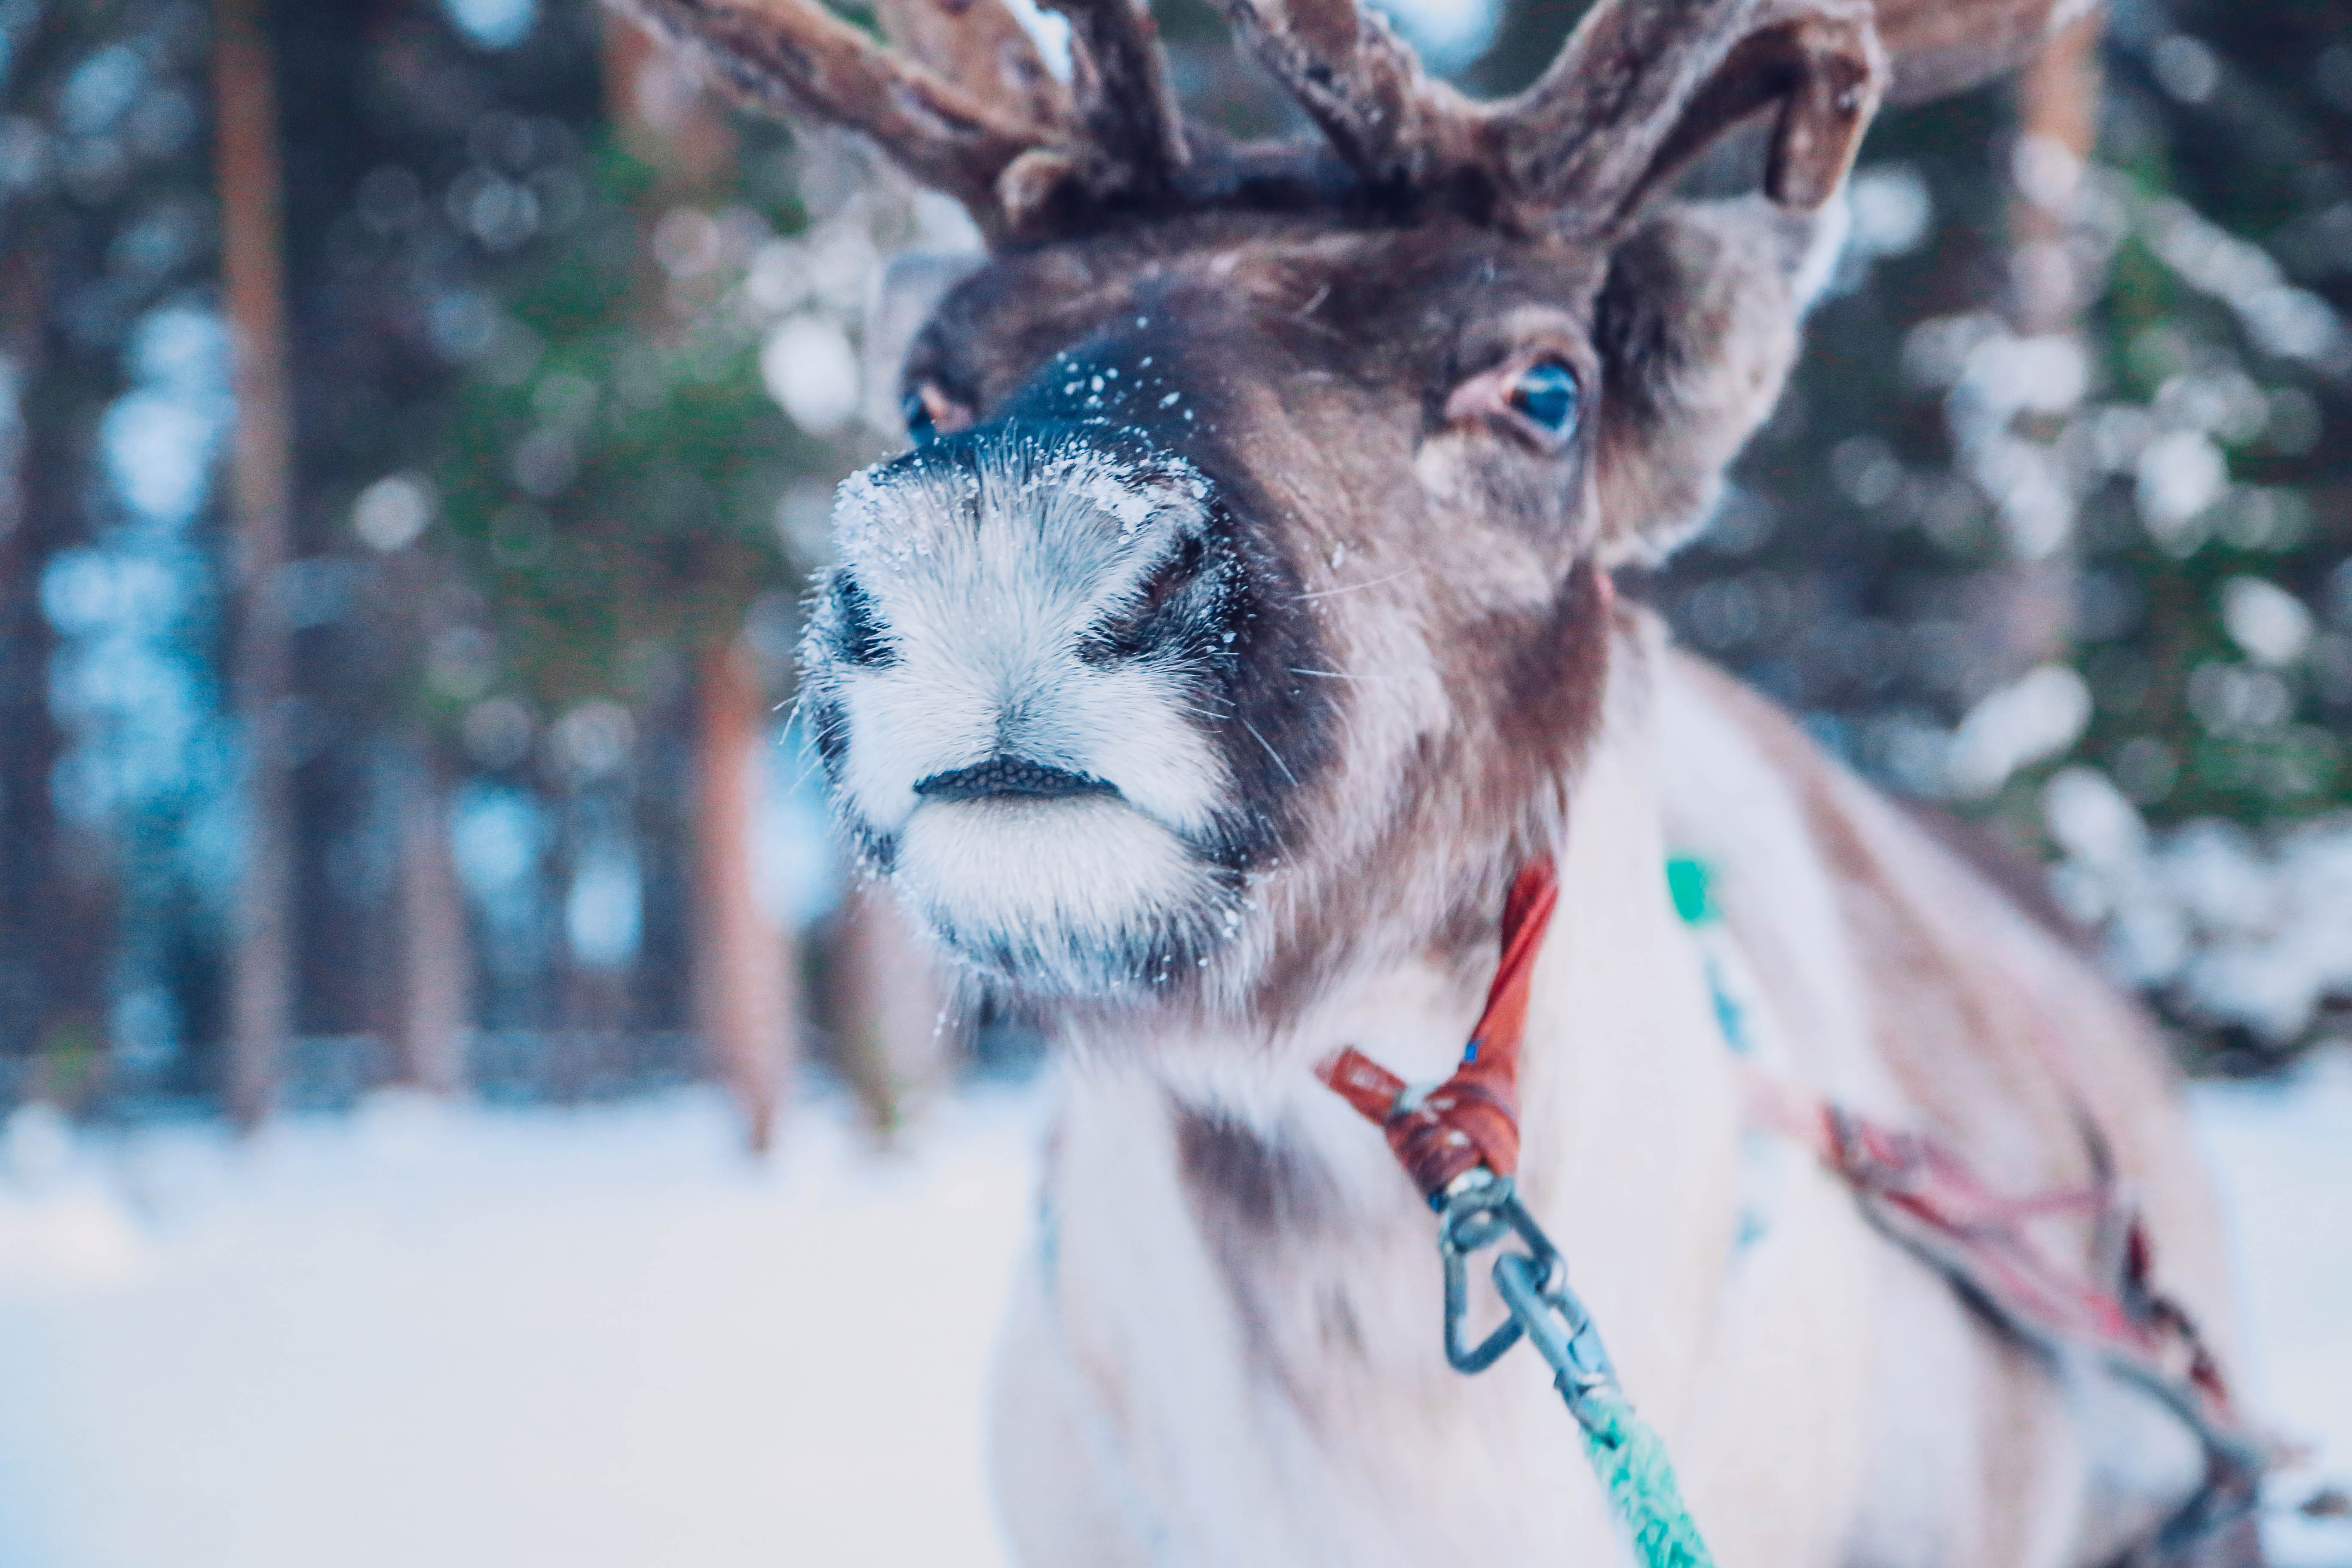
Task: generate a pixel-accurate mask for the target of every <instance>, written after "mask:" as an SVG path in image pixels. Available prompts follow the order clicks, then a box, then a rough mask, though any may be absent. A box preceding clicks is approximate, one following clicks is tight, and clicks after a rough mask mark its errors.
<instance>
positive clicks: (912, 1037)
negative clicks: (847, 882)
mask: <svg viewBox="0 0 2352 1568" xmlns="http://www.w3.org/2000/svg"><path fill="white" fill-rule="evenodd" d="M834 965H835V970H834V973H833V976H832V984H830V985H829V986H828V987H827V990H828V992H829V993H830V997H831V1001H832V1004H833V1005H832V1009H831V1011H832V1012H833V1015H834V1028H835V1037H836V1039H837V1040H838V1042H839V1048H840V1052H841V1070H842V1072H843V1074H844V1076H845V1077H846V1078H847V1079H849V1083H850V1088H851V1089H852V1090H853V1091H854V1092H855V1093H856V1096H857V1099H858V1102H859V1103H860V1104H861V1105H862V1106H864V1108H865V1110H866V1115H867V1116H868V1117H869V1118H870V1119H871V1120H872V1121H873V1123H874V1126H875V1129H876V1131H879V1132H880V1133H882V1134H883V1135H884V1136H885V1137H887V1136H888V1135H890V1134H891V1133H893V1132H896V1131H898V1129H899V1128H900V1127H902V1126H904V1125H905V1124H906V1123H907V1121H908V1120H909V1119H910V1118H911V1117H912V1116H913V1115H914V1114H915V1113H916V1112H918V1111H919V1110H920V1109H921V1107H922V1105H923V1104H924V1102H925V1101H927V1100H930V1099H932V1098H934V1097H935V1096H937V1095H938V1094H940V1092H941V1091H943V1090H944V1089H946V1088H947V1086H948V1082H949V1079H950V1078H951V1077H952V1076H953V1074H954V1072H955V1066H956V1058H957V1056H958V1055H959V1053H960V1047H961V1044H962V1036H961V1030H959V1029H950V1027H949V1026H948V1023H947V1020H946V1018H945V1016H944V1013H945V1009H944V1005H943V1002H944V994H945V991H944V987H942V986H941V984H940V977H939V973H938V971H937V969H936V968H934V966H933V962H932V959H931V955H930V954H929V952H926V951H925V950H924V947H923V944H922V942H921V941H920V939H919V938H918V937H917V936H916V935H915V932H914V931H913V929H912V928H910V927H909V926H908V923H907V916H906V913H905V911H904V910H901V909H900V908H899V907H898V900H897V898H896V897H894V896H893V895H892V894H891V892H890V891H889V889H887V888H884V887H881V886H879V885H878V884H872V883H869V884H866V885H865V886H862V887H857V888H853V889H850V891H849V894H848V896H847V898H846V899H845V900H844V902H843V905H842V911H841V924H840V931H839V936H838V939H837V943H836V945H835V950H834Z"/></svg>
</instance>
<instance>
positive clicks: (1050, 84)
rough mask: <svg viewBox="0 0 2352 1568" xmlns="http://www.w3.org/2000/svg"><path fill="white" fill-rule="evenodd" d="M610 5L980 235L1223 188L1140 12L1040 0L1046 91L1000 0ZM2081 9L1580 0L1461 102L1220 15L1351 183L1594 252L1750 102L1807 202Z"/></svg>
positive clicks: (1773, 180) (1363, 47)
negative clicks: (864, 22) (927, 193)
mask: <svg viewBox="0 0 2352 1568" xmlns="http://www.w3.org/2000/svg"><path fill="white" fill-rule="evenodd" d="M613 3H614V4H615V5H620V6H622V7H623V8H624V9H626V10H628V11H631V12H633V13H635V15H636V16H640V17H641V18H643V19H645V20H646V21H647V22H648V23H650V24H651V25H653V26H655V27H656V28H657V29H659V30H660V31H661V32H663V33H665V34H667V35H668V36H669V37H672V38H674V39H677V40H679V41H681V42H683V43H686V44H688V45H691V46H693V47H696V48H697V49H698V52H699V53H701V54H702V55H703V56H704V57H705V58H707V59H708V60H709V62H710V63H711V65H712V66H713V68H714V70H715V74H717V75H718V76H719V79H721V80H722V81H724V82H726V83H728V84H729V85H730V86H731V87H732V88H733V89H735V90H736V91H737V92H738V93H739V94H740V95H741V96H742V97H744V98H746V99H748V100H751V102H753V103H754V104H757V105H759V106H761V107H762V108H767V109H772V110H784V109H797V110H802V111H803V112H806V113H810V114H813V115H815V116H816V117H818V118H821V119H824V120H829V121H834V122H835V123H837V124H841V125H845V126H848V127H850V128H851V129H853V130H856V131H859V132H864V133H865V134H866V135H867V136H869V137H871V138H872V139H873V140H874V141H876V142H878V143H880V144H881V146H882V148H883V149H884V150H885V151H886V152H887V153H889V154H890V155H891V156H892V157H894V158H895V159H897V161H898V163H900V164H902V165H903V166H904V167H905V168H906V169H907V170H908V173H909V174H913V175H914V176H915V177H916V178H917V179H919V180H920V181H922V182H924V183H925V184H930V185H933V186H935V187H937V188H939V189H940V190H943V191H946V192H948V193H949V194H950V195H954V196H956V197H957V198H958V199H960V200H961V201H962V202H963V204H964V205H965V206H966V207H968V208H970V209H971V213H972V216H973V217H974V219H975V220H976V221H977V222H978V223H979V224H980V226H981V228H982V232H983V233H985V234H986V235H987V236H988V237H990V238H991V240H992V241H994V240H1001V239H1003V238H1006V237H1012V236H1015V235H1018V234H1020V233H1023V232H1024V231H1025V230H1029V229H1032V228H1034V227H1036V226H1039V225H1041V224H1043V223H1046V222H1055V223H1059V222H1067V221H1080V222H1084V221H1090V220H1088V219H1087V217H1086V213H1087V210H1088V209H1089V208H1091V209H1092V210H1095V211H1097V212H1099V211H1103V210H1118V211H1128V212H1142V211H1149V210H1153V209H1166V208H1172V207H1181V206H1184V205H1194V204H1201V203H1206V202H1212V201H1214V200H1217V199H1219V197H1218V195H1217V193H1218V191H1219V189H1220V186H1219V184H1218V183H1217V182H1216V181H1215V180H1213V179H1210V178H1206V177H1194V171H1193V166H1192V165H1193V160H1192V152H1191V149H1190V148H1189V147H1188V145H1187V142H1186V138H1185V133H1184V125H1183V120H1182V117H1181V114H1180V112H1179V111H1178V109H1177V105H1176V100H1175V97H1174V94H1173V93H1172V92H1171V89H1170V87H1169V82H1168V73H1167V68H1166V63H1165V61H1164V59H1163V58H1162V57H1161V54H1160V46H1159V42H1158V38H1157V35H1156V31H1155V29H1154V27H1153V26H1152V22H1151V17H1150V12H1149V10H1148V9H1147V8H1146V5H1145V0H1045V4H1047V5H1051V6H1052V7H1053V8H1054V9H1055V10H1058V11H1060V12H1061V13H1062V14H1063V15H1064V16H1067V17H1068V18H1069V20H1070V24H1071V84H1070V87H1069V89H1068V90H1067V91H1065V90H1064V89H1062V87H1061V85H1060V84H1059V83H1057V82H1055V81H1054V80H1052V79H1051V78H1050V77H1048V76H1047V75H1046V74H1045V68H1044V66H1043V64H1042V63H1041V62H1040V61H1039V60H1038V58H1037V56H1036V51H1035V49H1034V46H1032V45H1031V44H1030V43H1029V41H1028V39H1027V37H1026V36H1025V34H1024V33H1023V32H1022V30H1021V28H1020V26H1019V24H1018V22H1016V21H1015V20H1014V19H1013V16H1012V14H1011V13H1010V11H1008V10H1007V9H1006V8H1005V3H1004V0H879V5H880V9H881V16H882V18H883V22H884V25H885V26H886V27H887V28H888V29H889V31H890V32H891V33H892V34H893V36H894V37H897V38H898V40H899V42H900V43H901V44H902V45H903V46H904V47H907V48H908V50H909V51H911V52H912V53H913V55H914V56H915V57H916V58H915V60H914V61H908V60H902V59H900V58H898V57H897V56H895V55H893V54H892V53H890V51H888V50H887V49H885V48H883V47H880V46H879V45H877V44H876V43H874V42H873V41H872V40H870V39H868V38H867V37H866V35H865V34H863V33H861V32H859V31H858V30H857V29H856V27H854V26H850V25H849V24H848V23H847V22H845V21H843V20H842V19H840V18H839V17H837V16H834V15H833V14H832V13H830V12H828V11H826V10H825V9H824V7H823V5H821V4H819V0H613ZM2095 3H2096V0H1876V4H1875V5H1874V4H1873V0H1601V3H1600V4H1599V5H1595V6H1594V7H1593V9H1592V10H1591V13H1590V14H1589V15H1587V16H1586V17H1585V18H1584V21H1583V22H1582V24H1581V25H1580V26H1578V28H1577V29H1576V32H1575V34H1574V35H1573V36H1572V37H1570V39H1569V42H1568V44H1567V46H1566V47H1564V48H1563V49H1562V50H1561V51H1560V54H1559V58H1558V59H1556V60H1554V61H1553V62H1552V65H1551V67H1550V68H1549V69H1548V70H1547V71H1546V72H1545V73H1544V75H1543V77H1542V79H1540V80H1538V82H1537V83H1536V84H1535V86H1533V87H1531V88H1529V89H1528V90H1527V91H1525V92H1523V93H1521V94H1519V95H1518V96H1517V97H1516V98H1512V99H1508V100H1504V101H1502V102H1499V103H1493V104H1477V103H1473V102H1470V101H1469V100H1466V99H1465V98H1463V97H1462V96H1461V95H1460V94H1458V93H1456V92H1454V90H1453V89H1451V88H1448V87H1446V86H1445V85H1444V83H1442V82H1437V81H1434V80H1433V79H1430V77H1429V76H1428V75H1427V74H1426V73H1425V72H1424V71H1423V68H1422V66H1421V62H1420V60H1419V59H1418V58H1416V57H1415V56H1414V54H1413V52H1412V49H1411V48H1410V47H1407V46H1406V45H1405V43H1404V42H1403V41H1402V39H1400V38H1399V37H1397V36H1396V34H1395V33H1394V32H1393V31H1392V30H1391V28H1390V27H1389V26H1388V24H1387V23H1386V22H1384V21H1382V20H1381V18H1380V17H1378V16H1373V15H1372V14H1370V12H1369V11H1367V10H1365V9H1364V8H1363V6H1362V5H1361V4H1360V0H1219V4H1220V5H1223V8H1224V11H1225V15H1226V16H1227V17H1228V18H1229V19H1230V21H1231V22H1232V24H1233V26H1234V31H1235V32H1236V34H1237V35H1238V36H1239V37H1240V38H1241V40H1242V42H1243V43H1244V45H1245V46H1246V47H1248V48H1249V49H1250V50H1251V52H1252V53H1254V54H1255V56H1256V57H1257V58H1258V59H1259V60H1260V61H1261V62H1262V63H1263V64H1264V65H1265V67H1266V68H1268V69H1269V70H1271V71H1272V72H1273V74H1274V76H1275V77H1276V79H1277V80H1279V81H1281V82H1282V83H1283V84H1284V86H1285V87H1286V89H1288V90H1289V91H1290V92H1291V94H1292V95H1293V96H1294V97H1295V98H1297V100H1298V101H1299V103H1300V104H1301V105H1302V106H1303V107H1304V108H1305V109H1306V110H1307V114H1308V115H1309V116H1310V117H1311V118H1312V119H1313V120H1314V121H1315V122H1316V124H1317V125H1318V126H1319V127H1320V128H1321V130H1322V132H1323V133H1324V136H1325V138H1326V140H1328V142H1329V143H1330V144H1331V147H1332V149H1333V151H1335V152H1336V153H1339V156H1340V157H1341V158H1342V159H1344V160H1345V161H1346V162H1347V163H1349V165H1350V166H1351V167H1352V168H1353V169H1354V170H1355V172H1356V174H1357V175H1358V177H1359V178H1360V181H1361V183H1362V184H1363V185H1364V186H1366V187H1368V188H1369V190H1370V192H1372V193H1374V194H1375V195H1380V196H1381V197H1383V198H1384V199H1392V200H1404V201H1434V202H1437V203H1439V204H1443V205H1455V206H1460V207H1466V208H1468V209H1470V210H1473V211H1475V212H1477V213H1479V214H1481V215H1483V216H1488V217H1492V218H1495V219H1497V220H1499V221H1502V222H1505V223H1507V224H1509V225H1511V226H1516V227H1520V228H1525V229H1529V230H1548V231H1550V232H1554V233H1559V234H1564V235H1569V236H1572V237H1581V238H1594V239H1601V238H1606V237H1608V236H1610V235H1612V234H1613V233H1615V232H1616V231H1618V230H1619V229H1620V228H1622V226H1623V225H1624V224H1626V223H1627V222H1628V221H1630V219H1631V218H1632V217H1633V215H1635V214H1636V213H1638V212H1639V211H1640V209H1641V207H1642V205H1643V202H1644V201H1645V200H1646V199H1647V198H1648V197H1649V196H1650V195H1652V194H1653V193H1654V192H1655V191H1657V190H1659V189H1661V188H1662V187H1663V186H1664V184H1666V183H1667V181H1668V180H1670V179H1671V177H1672V176H1673V175H1674V174H1675V172H1676V171H1677V170H1679V169H1680V168H1681V167H1682V166H1683V164H1684V163H1686V162H1687V161H1688V160H1689V159H1691V158H1692V157H1695V156H1696V154H1697V153H1699V152H1701V151H1702V150H1704V148H1705V147H1706V144H1707V143H1708V142H1711V141H1713V140H1714V139H1715V138H1716V137H1717V135H1718V134H1720V133H1721V132H1724V131H1725V130H1727V129H1728V128H1729V127H1730V126H1732V125H1733V124H1735V123H1738V122H1739V121H1744V120H1747V119H1748V118H1749V117H1751V116H1753V115H1757V114H1759V113H1762V112H1765V111H1767V110H1770V111H1771V112H1772V114H1773V121H1772V124H1771V128H1770V135H1769V155H1768V160H1767V163H1766V168H1765V189H1766V190H1767V192H1768V193H1769V195H1771V196H1772V197H1773V199H1775V200H1776V201H1780V202H1782V203H1784V204H1786V205H1791V206H1800V207H1811V206H1817V205H1820V204H1821V203H1822V202H1823V201H1825V200H1827V199H1828V198H1829V197H1830V195H1832V194H1833V193H1834V192H1835V190H1836V189H1837V186H1838V183H1839V181H1841V180H1842V179H1843V177H1844V175H1845V172H1846V170H1847V168H1848V167H1849V166H1850V164H1851V163H1852V162H1853V154H1854V150H1855V148H1856V147H1857V146H1858V145H1859V143H1860V141H1861V138H1862V133H1863V131H1864V128H1865V127H1866V126H1867V125H1868V123H1869V121H1870V115H1871V112H1872V110H1874V108H1875V106H1876V104H1877V102H1878V100H1879V98H1880V96H1881V95H1882V93H1884V92H1885V91H1886V90H1887V89H1888V86H1889V83H1890V81H1891V83H1892V88H1893V91H1894V92H1895V95H1896V96H1897V97H1898V98H1901V99H1903V100H1918V99H1922V98H1927V97H1933V96H1936V95H1937V94H1938V93H1940V92H1945V91H1952V90H1958V89H1960V88H1963V87H1967V86H1971V85H1974V84H1975V83H1976V82H1978V81H1980V80H1983V79H1986V78H1988V77H1990V76H1992V75H1994V74H1997V73H1998V72H1999V71H2000V70H2003V69H2006V68H2009V67H2010V66H2012V65H2014V64H2016V63H2018V62H2019V61H2020V60H2021V59H2022V58H2025V57H2026V56H2027V55H2029V54H2031V53H2032V50H2033V49H2034V48H2036V47H2039V45H2040V44H2041V43H2042V40H2044V39H2045V38H2046V37H2049V36H2050V34H2052V33H2053V31H2055V30H2056V29H2057V28H2059V27H2062V26H2065V25H2066V24H2068V23H2069V22H2071V21H2073V20H2074V19H2075V17H2077V16H2080V15H2083V14H2084V13H2085V12H2087V11H2088V10H2089V9H2090V8H2091V7H2092V6H2093V5H2095ZM1074 204H1075V205H1074ZM1049 215H1050V216H1049Z"/></svg>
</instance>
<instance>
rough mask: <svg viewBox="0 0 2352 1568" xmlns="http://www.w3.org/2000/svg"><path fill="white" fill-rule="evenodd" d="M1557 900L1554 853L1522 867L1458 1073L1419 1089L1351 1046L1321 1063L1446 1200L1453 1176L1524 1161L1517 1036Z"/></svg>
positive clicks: (1432, 1191) (1434, 1198)
mask: <svg viewBox="0 0 2352 1568" xmlns="http://www.w3.org/2000/svg"><path fill="white" fill-rule="evenodd" d="M1558 904H1559V874H1558V872H1557V871H1555V870H1554V868H1553V867H1552V862H1551V857H1549V855H1547V856H1544V857H1542V858H1538V859H1535V860H1530V861H1528V863H1527V865H1525V866H1524V867H1522V868H1520V870H1519V874H1518V876H1517V878H1515V879H1513V880H1512V882H1511V895H1510V897H1509V899H1508V900H1506V901H1505V902H1504V905H1503V961H1502V963H1501V964H1500V966H1499V967H1497V968H1496V971H1495V983H1494V984H1492V985H1490V986H1488V987H1487V988H1486V1011H1485V1012H1483V1013H1480V1014H1479V1015H1478V1025H1477V1027H1476V1028H1475V1029H1474V1030H1472V1031H1471V1034H1470V1044H1469V1047H1468V1048H1467V1049H1465V1051H1464V1052H1463V1053H1462V1065H1461V1066H1460V1067H1459V1068H1455V1069H1454V1076H1453V1077H1452V1078H1449V1079H1446V1080H1445V1081H1444V1083H1441V1084H1439V1085H1438V1086H1437V1087H1436V1088H1435V1089H1431V1090H1430V1091H1429V1092H1428V1093H1427V1094H1424V1095H1415V1094H1413V1093H1412V1092H1411V1090H1410V1089H1408V1087H1407V1086H1406V1084H1405V1081H1404V1079H1401V1078H1399V1077H1397V1075H1396V1074H1394V1073H1392V1072H1391V1071H1389V1069H1388V1068H1384V1067H1382V1066H1381V1064H1380V1063H1378V1062H1376V1061H1374V1060H1372V1059H1371V1058H1370V1057H1368V1056H1366V1055H1364V1053H1363V1052H1361V1051H1360V1050H1358V1049H1356V1047H1353V1046H1349V1047H1347V1048H1346V1049H1344V1050H1342V1051H1340V1052H1339V1054H1338V1055H1336V1056H1332V1057H1328V1058H1325V1059H1324V1060H1323V1061H1321V1062H1320V1063H1318V1064H1317V1066H1316V1068H1315V1076H1316V1077H1318V1078H1319V1079H1322V1080H1323V1081H1324V1082H1325V1083H1326V1084H1328V1085H1329V1086H1330V1087H1331V1088H1332V1089H1336V1090H1338V1091H1339V1095H1340V1096H1341V1097H1342V1098H1343V1099H1345V1100H1347V1102H1348V1103H1349V1104H1350V1105H1352V1106H1354V1107H1355V1108H1356V1109H1357V1110H1360V1111H1362V1112H1363V1113H1364V1115H1365V1116H1366V1117H1367V1118H1369V1119H1370V1120H1371V1121H1376V1122H1378V1123H1380V1126H1381V1131H1384V1132H1386V1133H1387V1134H1388V1140H1389V1148H1390V1149H1391V1150H1392V1151H1394V1152H1395V1154H1396V1157H1397V1163H1399V1164H1401V1165H1402V1166H1403V1167H1404V1169H1405V1173H1406V1174H1407V1175H1409V1176H1411V1177H1412V1180H1413V1184H1414V1185H1415V1186H1417V1187H1419V1188H1420V1189H1421V1195H1422V1196H1423V1197H1425V1198H1427V1199H1428V1200H1429V1201H1430V1202H1431V1203H1432V1204H1439V1203H1442V1202H1443V1199H1444V1192H1445V1189H1446V1187H1447V1186H1448V1185H1450V1184H1452V1183H1453V1181H1454V1178H1455V1177H1457V1176H1459V1175H1461V1174H1462V1173H1465V1172H1466V1171H1469V1170H1472V1169H1474V1168H1475V1167H1477V1166H1479V1165H1484V1166H1486V1168H1487V1169H1488V1170H1490V1171H1492V1172H1494V1173H1495V1174H1496V1175H1498V1176H1507V1175H1509V1174H1511V1173H1513V1172H1515V1171H1517V1169H1518V1168H1519V1042H1520V1039H1521V1037H1523V1036H1524V1035H1525V1034H1526V1033H1527V1023H1528V982H1529V980H1530V979H1531V978H1532V977H1533V974H1534V972H1535V964H1536V952H1537V950H1538V949H1539V948H1541V947H1542V946H1543V939H1544V931H1545V930H1546V929H1547V928H1548V927H1549V925H1550V924H1551V911H1552V910H1553V908H1554V907H1555V906H1557V905H1558Z"/></svg>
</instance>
